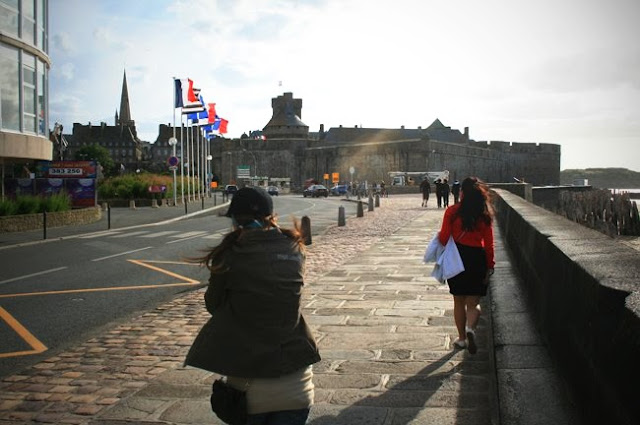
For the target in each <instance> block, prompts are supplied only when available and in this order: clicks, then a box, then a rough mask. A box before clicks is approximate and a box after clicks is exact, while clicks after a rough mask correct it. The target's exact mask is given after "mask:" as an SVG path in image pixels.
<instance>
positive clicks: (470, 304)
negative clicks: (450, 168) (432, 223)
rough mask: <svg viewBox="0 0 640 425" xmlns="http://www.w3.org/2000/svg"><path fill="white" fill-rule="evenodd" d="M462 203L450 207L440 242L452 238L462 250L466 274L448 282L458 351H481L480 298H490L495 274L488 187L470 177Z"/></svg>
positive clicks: (443, 221) (467, 179)
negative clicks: (478, 329) (478, 344)
mask: <svg viewBox="0 0 640 425" xmlns="http://www.w3.org/2000/svg"><path fill="white" fill-rule="evenodd" d="M461 191H462V196H461V200H460V203H458V204H455V205H452V206H451V207H449V208H447V210H446V211H445V213H444V218H443V220H442V228H441V229H440V237H439V239H440V243H441V244H443V245H445V244H446V243H447V241H448V240H449V236H452V237H453V240H454V241H455V243H456V246H457V247H458V251H459V252H460V256H461V257H462V262H463V263H464V269H465V270H464V272H462V273H460V274H459V275H457V276H454V277H452V278H451V279H448V280H447V283H448V284H449V292H450V293H451V294H452V295H453V318H454V320H455V323H456V328H457V329H458V339H456V340H455V342H454V345H455V346H456V347H457V348H465V347H466V348H467V349H468V350H469V353H470V354H475V353H476V351H477V347H476V340H475V330H476V326H477V324H478V319H479V318H480V306H479V303H480V297H482V296H485V295H487V285H488V283H489V277H490V276H491V275H492V274H493V267H494V265H495V260H494V246H493V228H492V223H493V211H492V208H491V204H490V201H489V190H488V189H487V186H486V185H485V184H484V183H483V182H481V181H480V180H479V179H478V178H476V177H467V178H466V179H464V181H463V182H462V185H461Z"/></svg>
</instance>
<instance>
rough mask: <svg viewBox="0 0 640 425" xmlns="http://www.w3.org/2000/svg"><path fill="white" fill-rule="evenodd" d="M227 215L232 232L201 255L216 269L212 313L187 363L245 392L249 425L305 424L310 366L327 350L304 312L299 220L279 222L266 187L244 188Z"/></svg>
mask: <svg viewBox="0 0 640 425" xmlns="http://www.w3.org/2000/svg"><path fill="white" fill-rule="evenodd" d="M226 216H227V217H230V218H231V222H232V227H233V230H232V231H231V232H230V233H228V234H227V235H226V236H225V237H224V239H223V240H222V242H221V243H220V244H219V245H218V246H216V247H214V248H213V249H211V250H210V251H209V252H207V253H206V255H205V256H203V257H201V258H197V259H194V261H198V262H200V263H201V264H203V265H206V267H207V268H208V269H209V270H210V272H211V274H210V278H209V286H208V288H207V290H206V293H205V295H204V301H205V305H206V307H207V310H208V312H209V314H211V318H210V319H209V321H208V322H207V323H206V324H205V325H204V326H203V328H202V329H201V330H200V332H199V333H198V335H197V337H196V339H195V341H194V343H193V345H192V346H191V349H190V350H189V353H188V355H187V358H186V361H185V364H186V365H189V366H193V367H197V368H200V369H204V370H208V371H211V372H215V373H217V374H220V375H223V376H225V377H226V384H227V385H228V386H230V387H232V388H234V389H236V390H241V391H244V392H245V395H246V404H247V408H246V410H247V413H248V419H247V422H246V423H247V424H248V425H258V424H260V425H280V424H291V425H298V424H299V425H302V424H304V423H305V422H306V420H307V417H308V415H309V409H310V407H311V405H312V404H313V398H314V385H313V382H312V378H313V373H312V366H311V365H312V364H314V363H316V362H318V361H320V355H319V353H318V348H317V345H316V342H315V340H314V337H313V335H312V332H311V330H310V328H309V327H308V326H307V324H306V322H305V319H304V317H303V316H302V314H301V307H300V297H301V292H302V286H303V285H304V282H303V276H304V263H305V252H304V243H303V238H302V236H301V234H300V230H299V225H298V223H297V222H295V223H294V228H293V229H284V228H281V227H279V226H278V224H277V223H276V216H275V215H274V213H273V202H272V200H271V197H270V196H269V195H268V194H267V192H266V191H264V190H263V189H262V188H259V187H244V188H242V189H240V190H239V191H238V192H237V193H236V194H235V195H234V196H233V199H232V201H231V204H230V206H229V209H228V211H227V213H226ZM214 394H215V391H214ZM212 405H213V402H212ZM214 411H215V410H214Z"/></svg>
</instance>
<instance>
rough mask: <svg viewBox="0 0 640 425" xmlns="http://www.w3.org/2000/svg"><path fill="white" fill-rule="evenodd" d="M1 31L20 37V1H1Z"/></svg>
mask: <svg viewBox="0 0 640 425" xmlns="http://www.w3.org/2000/svg"><path fill="white" fill-rule="evenodd" d="M0 31H2V32H4V33H6V34H7V35H12V36H14V37H18V0H0Z"/></svg>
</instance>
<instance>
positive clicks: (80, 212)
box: [0, 207, 102, 233]
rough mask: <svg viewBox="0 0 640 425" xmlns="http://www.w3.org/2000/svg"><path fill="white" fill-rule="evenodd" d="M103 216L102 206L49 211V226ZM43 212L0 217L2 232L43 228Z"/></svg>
mask: <svg viewBox="0 0 640 425" xmlns="http://www.w3.org/2000/svg"><path fill="white" fill-rule="evenodd" d="M101 218H102V211H101V210H100V207H93V208H82V209H76V210H69V211H59V212H50V213H47V228H49V227H61V226H69V225H74V224H75V225H79V224H89V223H94V222H96V221H98V220H100V219H101ZM43 225H44V218H43V214H41V213H40V214H21V215H12V216H3V217H0V233H8V232H24V231H27V230H36V229H42V228H43Z"/></svg>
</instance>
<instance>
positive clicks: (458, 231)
mask: <svg viewBox="0 0 640 425" xmlns="http://www.w3.org/2000/svg"><path fill="white" fill-rule="evenodd" d="M460 205H461V204H455V205H452V206H450V207H449V208H447V209H446V211H445V212H444V218H443V219H442V228H441V229H440V237H439V238H440V243H441V244H442V245H446V243H447V241H448V240H449V236H450V235H453V240H454V241H456V242H457V243H459V244H461V245H467V246H476V247H482V248H484V251H485V254H486V256H487V267H488V268H490V269H492V268H493V267H494V266H495V264H496V262H495V258H494V244H493V227H492V225H491V224H487V223H485V222H484V221H483V220H478V222H477V223H476V226H475V229H474V230H472V231H464V230H463V229H462V220H461V219H460V217H458V216H457V212H458V210H459V209H460Z"/></svg>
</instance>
